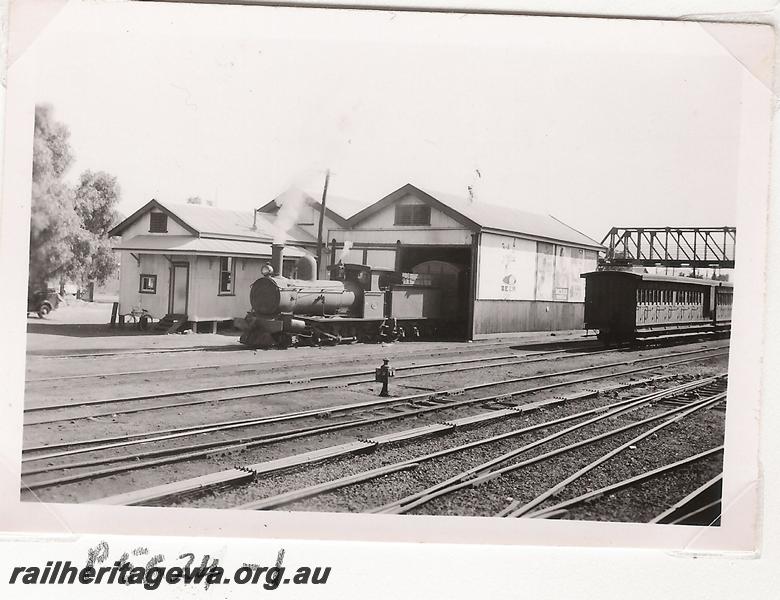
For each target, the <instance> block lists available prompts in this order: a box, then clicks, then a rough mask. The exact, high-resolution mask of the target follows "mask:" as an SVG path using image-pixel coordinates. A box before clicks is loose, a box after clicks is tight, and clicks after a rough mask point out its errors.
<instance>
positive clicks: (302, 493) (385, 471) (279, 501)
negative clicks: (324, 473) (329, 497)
mask: <svg viewBox="0 0 780 600" xmlns="http://www.w3.org/2000/svg"><path fill="white" fill-rule="evenodd" d="M418 465H419V463H417V462H412V461H406V462H403V463H397V464H394V465H388V466H385V467H379V468H377V469H371V470H370V471H363V472H362V473H357V474H355V475H349V476H348V477H342V478H340V479H337V480H335V481H326V482H324V483H320V484H317V485H313V486H310V487H307V488H303V489H300V490H292V491H290V492H287V493H285V494H279V495H278V496H273V497H272V498H266V499H264V500H258V501H255V502H248V503H246V504H242V505H240V506H235V507H234V508H236V509H239V510H262V509H268V508H276V507H278V506H282V505H284V504H290V503H291V502H297V501H299V500H305V499H306V498H311V497H312V496H317V495H319V494H324V493H326V492H332V491H334V490H337V489H340V488H343V487H346V486H348V485H355V484H358V483H365V482H366V481H370V480H372V479H376V478H377V477H384V476H385V475H391V474H393V473H398V472H399V471H408V470H409V469H415V468H417V466H418Z"/></svg>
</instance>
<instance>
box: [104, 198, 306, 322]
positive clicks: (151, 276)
mask: <svg viewBox="0 0 780 600" xmlns="http://www.w3.org/2000/svg"><path fill="white" fill-rule="evenodd" d="M109 236H121V238H122V239H121V242H120V243H119V244H117V245H116V246H114V250H115V251H117V252H119V253H120V259H119V262H120V272H119V314H120V315H127V314H133V313H137V312H140V311H141V310H146V311H148V312H149V314H151V315H152V316H153V317H154V318H155V319H163V318H165V317H166V316H167V317H168V320H169V321H171V322H173V321H176V320H178V321H180V322H185V321H186V322H189V323H192V326H193V329H194V331H196V332H197V331H198V327H199V324H200V327H201V329H207V330H208V329H211V330H215V329H216V325H217V323H220V322H225V321H232V320H233V319H234V318H235V317H239V316H241V317H243V316H244V315H246V313H247V311H248V310H249V288H250V287H251V285H252V283H254V281H255V280H256V279H257V278H258V277H260V269H261V267H262V266H263V265H264V264H266V263H267V262H269V261H270V260H271V253H272V249H271V246H272V244H273V242H274V241H277V242H284V243H285V246H286V252H285V256H286V260H285V264H284V267H285V270H286V272H287V273H286V274H290V273H291V271H292V269H293V266H294V263H295V261H296V260H297V259H298V258H299V257H301V256H303V255H304V254H308V253H312V252H314V249H315V248H316V245H317V240H316V238H315V237H312V235H311V234H309V233H307V232H306V231H304V230H303V229H301V228H299V227H296V226H292V227H290V228H289V229H288V228H284V230H282V229H281V228H279V227H277V226H276V224H275V222H274V219H273V218H272V217H270V216H269V215H260V214H256V213H254V212H253V211H232V210H223V209H219V208H213V207H209V206H201V205H195V204H172V203H168V202H166V203H164V204H163V203H162V202H159V201H157V200H152V201H150V202H148V203H147V204H145V205H144V206H142V207H141V208H140V209H138V210H137V211H136V212H135V213H133V214H132V215H130V216H129V217H128V218H126V219H125V220H124V221H122V222H121V223H119V224H118V225H117V226H116V227H114V228H113V229H112V230H111V231H110V232H109Z"/></svg>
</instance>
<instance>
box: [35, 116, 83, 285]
mask: <svg viewBox="0 0 780 600" xmlns="http://www.w3.org/2000/svg"><path fill="white" fill-rule="evenodd" d="M33 136H34V137H33V168H32V179H33V181H32V198H31V207H30V285H31V286H33V287H46V284H47V282H48V280H49V279H51V278H52V277H55V276H57V275H58V274H60V272H61V271H62V268H63V266H64V265H66V264H67V263H68V262H69V261H70V260H71V259H72V256H73V255H72V251H71V236H72V234H73V233H74V232H75V231H76V230H78V228H79V227H78V219H77V217H76V214H75V212H74V210H73V193H72V191H71V190H70V188H69V187H68V186H67V185H66V184H65V183H64V182H63V181H62V176H63V175H64V173H65V172H66V170H67V169H68V167H69V166H70V164H71V162H72V161H73V154H72V152H71V149H70V144H69V143H68V138H69V137H70V132H69V131H68V128H67V127H66V126H65V125H63V124H62V123H59V122H56V121H54V119H53V117H52V110H51V107H49V106H36V107H35V130H34V134H33Z"/></svg>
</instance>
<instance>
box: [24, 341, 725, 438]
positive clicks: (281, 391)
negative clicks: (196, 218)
mask: <svg viewBox="0 0 780 600" xmlns="http://www.w3.org/2000/svg"><path fill="white" fill-rule="evenodd" d="M723 348H728V346H716V347H714V348H704V349H699V350H690V351H686V352H673V353H670V354H663V355H659V356H653V357H645V358H635V359H632V360H628V361H619V362H615V363H607V364H605V365H597V366H592V367H583V368H580V369H573V370H569V371H560V372H558V374H559V375H566V374H571V373H581V372H585V371H588V370H593V369H598V368H605V367H609V366H620V365H625V364H634V363H638V362H643V361H649V360H657V359H662V358H670V357H676V356H687V355H690V354H701V353H703V352H710V351H713V350H719V349H723ZM616 351H618V350H615V349H613V350H601V351H597V352H584V353H573V354H569V355H567V356H563V357H544V356H543V357H540V358H533V357H532V358H530V359H526V358H523V359H519V360H518V361H511V363H512V364H531V363H534V362H547V361H549V360H559V359H564V358H571V357H577V356H581V355H585V356H587V355H590V354H597V353H605V352H616ZM447 364H452V363H447ZM498 366H505V365H502V364H496V365H490V366H482V365H476V366H474V365H472V366H467V367H454V368H452V369H444V370H439V371H436V372H435V373H410V374H406V375H399V376H396V379H403V378H409V377H421V376H425V375H432V374H440V373H448V372H453V371H466V370H473V369H484V368H492V367H498ZM410 368H425V367H410ZM430 368H433V367H430ZM549 376H551V375H545V374H540V375H533V376H526V377H519V378H512V379H507V380H503V381H498V382H488V383H483V384H476V385H470V386H464V387H462V388H458V390H457V391H467V390H472V389H479V388H483V387H491V386H494V385H499V384H502V383H516V382H519V381H529V380H533V379H540V378H544V377H549ZM373 382H374V379H373V378H370V379H365V380H357V381H352V382H348V383H347V384H342V385H340V386H336V387H346V386H350V385H359V384H362V383H373ZM259 385H262V384H259ZM331 387H333V385H332V384H315V385H309V386H305V387H297V388H282V389H278V390H266V391H263V392H258V393H252V394H243V393H242V394H238V395H233V396H226V397H222V398H206V399H201V400H190V401H186V402H179V403H176V404H168V405H158V406H148V407H138V408H136V409H130V410H125V411H121V412H120V411H111V412H108V413H102V414H92V415H84V416H76V417H73V416H70V417H59V418H54V419H48V420H43V421H35V422H32V423H26V424H25V425H26V426H32V425H42V424H48V423H56V422H60V421H72V420H74V419H75V418H87V417H88V416H91V417H93V418H94V417H97V416H113V415H116V414H125V413H134V412H144V411H149V410H159V409H162V408H172V407H181V406H193V405H198V404H208V403H211V402H226V401H232V400H243V399H246V398H260V397H265V396H273V395H279V394H286V393H296V392H303V391H313V390H320V389H328V388H331ZM227 389H230V388H229V387H228V388H227ZM180 394H184V392H180V393H166V395H180ZM430 394H431V393H430V392H426V393H424V394H418V395H416V396H414V397H425V396H428V395H430ZM156 397H160V396H152V397H151V398H156ZM411 397H412V396H409V398H411ZM144 399H146V398H144ZM118 401H123V399H110V400H108V401H106V400H95V401H90V402H87V403H83V402H82V403H78V404H76V403H73V404H66V405H64V406H54V407H52V406H49V407H45V406H43V407H30V408H25V409H24V410H25V412H30V411H43V410H54V409H61V408H79V407H83V406H87V405H91V404H103V403H106V402H118Z"/></svg>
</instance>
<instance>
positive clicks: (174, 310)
mask: <svg viewBox="0 0 780 600" xmlns="http://www.w3.org/2000/svg"><path fill="white" fill-rule="evenodd" d="M189 283H190V265H189V263H173V266H172V267H171V292H170V298H169V301H168V312H169V313H170V314H174V315H186V314H187V290H188V288H189Z"/></svg>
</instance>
